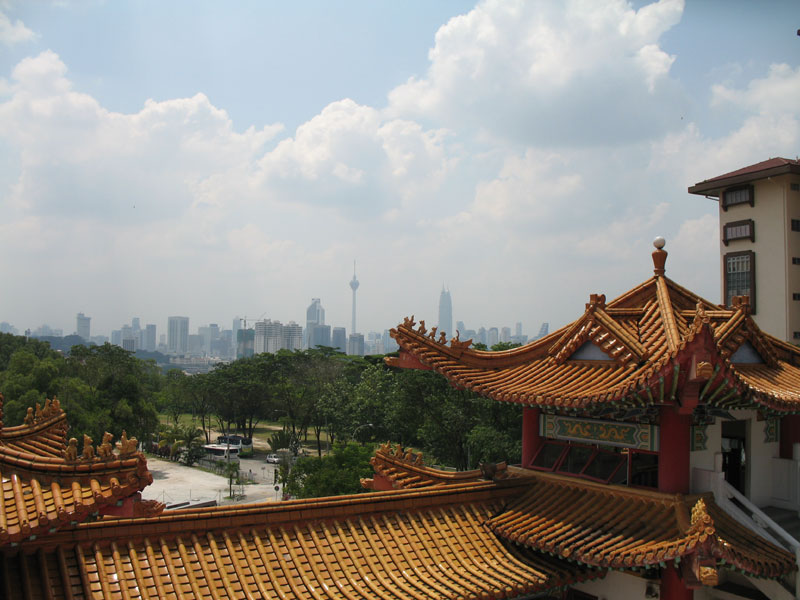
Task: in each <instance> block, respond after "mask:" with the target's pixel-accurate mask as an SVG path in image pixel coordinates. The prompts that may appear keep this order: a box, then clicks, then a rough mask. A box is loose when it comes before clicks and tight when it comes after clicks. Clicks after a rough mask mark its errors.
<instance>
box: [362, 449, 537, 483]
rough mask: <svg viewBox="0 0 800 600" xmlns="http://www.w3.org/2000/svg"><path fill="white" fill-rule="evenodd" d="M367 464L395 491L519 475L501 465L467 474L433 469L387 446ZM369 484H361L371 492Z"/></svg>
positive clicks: (419, 456)
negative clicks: (390, 484)
mask: <svg viewBox="0 0 800 600" xmlns="http://www.w3.org/2000/svg"><path fill="white" fill-rule="evenodd" d="M370 463H371V464H372V467H373V468H374V469H375V474H376V475H379V476H382V477H385V478H386V479H388V480H389V481H391V482H392V487H394V488H395V489H415V488H425V487H435V486H442V485H452V484H454V483H465V482H470V481H484V480H487V479H489V480H494V481H499V480H502V479H507V478H509V477H516V476H519V475H520V474H522V473H523V470H522V469H518V468H515V467H509V466H508V464H507V463H505V462H502V463H499V464H493V465H485V466H484V467H483V468H482V469H473V470H471V471H445V470H442V469H436V468H433V467H429V466H426V465H425V464H423V459H422V453H414V452H412V451H411V450H404V449H403V447H402V446H401V445H400V444H398V445H397V446H396V447H392V445H391V444H389V443H388V442H387V443H386V444H384V445H383V446H381V447H380V448H378V450H376V451H375V456H373V457H372V459H371V460H370ZM524 473H527V471H524ZM372 482H373V480H372V479H364V480H362V482H361V483H362V485H363V486H364V487H366V488H368V489H373V488H372Z"/></svg>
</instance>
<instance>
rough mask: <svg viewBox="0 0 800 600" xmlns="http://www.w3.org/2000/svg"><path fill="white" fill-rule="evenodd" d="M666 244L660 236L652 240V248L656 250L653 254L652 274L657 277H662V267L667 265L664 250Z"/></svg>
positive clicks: (664, 270) (663, 270)
mask: <svg viewBox="0 0 800 600" xmlns="http://www.w3.org/2000/svg"><path fill="white" fill-rule="evenodd" d="M666 243H667V241H666V240H665V239H664V238H663V237H662V236H660V235H659V236H656V238H655V239H654V240H653V246H655V248H656V249H655V251H654V252H653V273H655V275H656V276H657V277H658V276H661V275H664V273H665V272H666V269H665V268H664V265H666V263H667V251H666V250H664V246H665V245H666Z"/></svg>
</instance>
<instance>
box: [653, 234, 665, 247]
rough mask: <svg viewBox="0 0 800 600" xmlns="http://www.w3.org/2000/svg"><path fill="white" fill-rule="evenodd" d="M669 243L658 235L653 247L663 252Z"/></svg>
mask: <svg viewBox="0 0 800 600" xmlns="http://www.w3.org/2000/svg"><path fill="white" fill-rule="evenodd" d="M666 243H667V240H665V239H664V238H663V236H660V235H657V236H656V239H654V240H653V246H655V247H656V248H658V249H659V250H661V249H662V248H663V247H664V246H665V245H666Z"/></svg>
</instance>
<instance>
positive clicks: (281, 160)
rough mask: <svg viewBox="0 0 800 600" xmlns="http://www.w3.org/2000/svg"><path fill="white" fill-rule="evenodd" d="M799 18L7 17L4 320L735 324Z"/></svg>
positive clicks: (153, 7)
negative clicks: (734, 300) (744, 183)
mask: <svg viewBox="0 0 800 600" xmlns="http://www.w3.org/2000/svg"><path fill="white" fill-rule="evenodd" d="M798 28H800V4H798V2H796V1H788V0H787V1H765V2H758V3H754V2H750V1H747V0H725V1H714V0H707V1H692V0H690V1H689V2H687V3H685V4H684V2H682V1H680V0H660V1H658V2H652V3H651V2H625V1H622V0H608V1H602V2H600V1H595V0H591V1H590V0H576V1H569V0H568V1H563V0H517V1H515V0H490V1H485V2H479V3H477V4H476V3H474V2H463V1H457V0H441V1H437V2H430V1H428V0H406V1H404V2H399V1H389V0H370V1H367V0H351V1H349V2H341V3H332V2H327V1H323V0H319V1H299V2H292V3H289V2H257V1H251V2H247V1H244V2H237V3H219V2H208V1H194V0H192V1H189V0H176V1H174V2H169V3H160V2H138V1H137V2H133V1H125V0H120V1H118V2H102V1H99V0H84V1H81V2H68V1H59V2H45V1H44V0H40V1H36V2H14V1H11V2H9V1H8V0H0V277H2V282H3V283H2V291H0V321H7V322H9V323H11V324H12V325H14V326H15V327H16V328H17V329H19V330H20V331H23V330H24V329H26V328H32V329H34V328H36V327H38V326H39V325H41V324H43V323H47V324H49V325H50V326H52V327H57V328H62V329H63V330H64V333H65V334H67V333H72V332H73V331H74V330H75V315H76V313H78V312H83V313H85V314H86V315H88V316H90V317H92V333H93V335H94V334H105V335H108V334H109V332H110V330H111V329H118V328H119V327H120V326H121V325H122V324H123V323H130V320H131V318H132V317H140V319H141V322H142V323H156V325H157V327H158V330H159V333H165V332H166V321H167V317H168V316H170V315H185V316H189V317H190V319H191V320H190V329H191V331H192V332H194V331H195V330H196V328H197V327H198V326H202V325H207V324H209V323H219V324H220V325H221V326H222V327H226V328H229V327H230V326H231V320H232V319H233V318H234V317H236V316H239V317H245V316H246V317H248V319H253V320H254V319H258V318H271V319H277V320H280V321H282V322H288V321H290V320H294V321H297V322H301V323H303V322H304V321H305V309H306V307H307V306H308V305H309V303H310V301H311V299H312V298H321V300H322V304H323V306H324V308H325V310H326V322H327V323H328V324H331V325H333V326H345V327H347V329H348V333H349V330H350V310H351V297H352V296H351V294H352V293H351V290H350V287H349V285H348V283H349V281H350V279H351V278H352V276H353V261H354V260H355V261H356V269H357V276H358V279H359V281H360V282H361V285H360V287H359V289H358V329H359V330H360V331H362V332H367V331H370V330H376V331H383V330H384V329H388V328H390V327H393V326H394V325H396V324H397V323H399V322H400V321H402V318H403V317H404V316H407V315H412V314H413V315H416V317H417V319H420V318H423V319H426V320H427V322H428V323H429V324H430V323H435V322H436V319H437V311H438V300H439V293H440V291H441V289H442V286H447V287H448V288H449V290H450V292H451V296H452V299H453V318H454V321H455V320H461V321H464V322H465V324H466V326H467V328H470V329H477V328H478V327H480V326H484V327H487V328H488V327H492V326H496V327H502V326H510V327H511V328H512V330H513V327H514V324H515V323H516V322H518V321H521V322H522V323H523V331H524V332H525V333H527V334H529V335H533V334H535V333H536V332H537V331H538V330H539V327H540V325H541V323H542V322H544V321H547V322H549V323H550V326H551V329H554V328H555V327H558V326H561V325H563V324H565V323H567V322H569V321H571V320H573V319H576V318H578V317H579V316H580V315H582V314H583V311H584V304H585V303H586V302H587V301H588V297H589V294H590V293H605V294H606V296H607V298H609V299H611V298H613V297H615V296H617V295H619V294H621V293H622V292H624V291H626V290H628V289H630V288H632V287H634V286H635V285H637V284H639V283H641V282H642V281H644V280H646V279H647V278H648V277H650V276H651V275H652V261H651V258H650V253H651V252H652V250H653V248H652V240H653V238H654V237H655V236H657V235H662V236H664V237H665V238H666V240H667V244H666V250H667V251H668V252H669V253H670V255H669V259H668V260H667V276H669V277H670V278H672V279H673V280H675V281H677V282H678V283H680V284H682V285H684V286H685V287H688V288H690V289H692V290H693V291H695V292H696V293H699V294H700V295H702V296H704V297H706V298H708V299H710V300H712V301H719V299H720V298H719V296H720V292H719V231H718V218H717V210H718V207H717V204H716V203H715V202H714V201H712V200H708V199H705V198H702V197H697V196H690V195H689V194H688V193H687V191H686V189H687V187H688V186H690V185H693V184H694V183H697V182H699V181H702V180H703V179H707V178H710V177H714V176H717V175H720V174H722V173H726V172H728V171H732V170H734V169H737V168H740V167H743V166H746V165H749V164H752V163H756V162H759V161H761V160H766V159H767V158H770V157H774V156H784V157H789V158H794V157H796V156H797V154H798V153H800V101H799V100H798V99H800V37H798V36H797V35H796V31H797V29H798Z"/></svg>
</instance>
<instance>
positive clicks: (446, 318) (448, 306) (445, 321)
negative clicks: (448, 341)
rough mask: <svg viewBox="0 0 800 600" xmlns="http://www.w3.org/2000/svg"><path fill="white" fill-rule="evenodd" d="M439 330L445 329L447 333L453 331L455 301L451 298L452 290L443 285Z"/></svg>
mask: <svg viewBox="0 0 800 600" xmlns="http://www.w3.org/2000/svg"><path fill="white" fill-rule="evenodd" d="M438 327H439V331H440V332H442V331H444V332H445V333H447V335H449V336H452V335H454V333H453V301H452V300H451V299H450V290H445V289H444V286H442V293H441V294H439V325H438Z"/></svg>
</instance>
